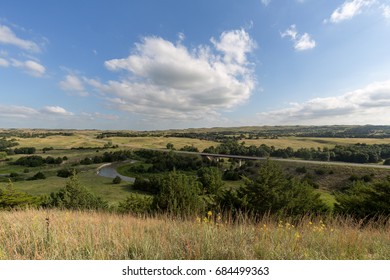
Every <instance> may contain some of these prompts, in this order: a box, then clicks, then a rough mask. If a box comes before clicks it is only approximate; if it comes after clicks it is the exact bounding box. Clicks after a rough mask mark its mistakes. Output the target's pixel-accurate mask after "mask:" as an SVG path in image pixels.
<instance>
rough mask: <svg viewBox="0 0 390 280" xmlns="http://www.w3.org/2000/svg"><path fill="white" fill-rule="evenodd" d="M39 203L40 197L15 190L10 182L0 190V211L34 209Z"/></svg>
mask: <svg viewBox="0 0 390 280" xmlns="http://www.w3.org/2000/svg"><path fill="white" fill-rule="evenodd" d="M40 203H41V198H40V197H36V196H32V195H30V194H27V193H24V192H20V191H17V190H15V189H14V188H13V185H12V182H11V181H10V182H9V184H8V185H7V187H6V188H0V209H14V208H17V209H19V208H27V207H31V206H34V207H35V206H38V205H39V204H40Z"/></svg>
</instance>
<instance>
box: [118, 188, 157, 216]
mask: <svg viewBox="0 0 390 280" xmlns="http://www.w3.org/2000/svg"><path fill="white" fill-rule="evenodd" d="M152 204H153V198H152V197H151V196H145V195H140V194H135V193H132V194H130V195H129V196H128V197H127V198H126V200H125V201H122V202H120V203H119V206H118V211H119V212H120V213H133V214H147V213H150V212H151V210H152Z"/></svg>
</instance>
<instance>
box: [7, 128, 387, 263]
mask: <svg viewBox="0 0 390 280" xmlns="http://www.w3.org/2000/svg"><path fill="white" fill-rule="evenodd" d="M294 131H295V130H294ZM244 132H245V131H244ZM244 132H243V131H239V132H236V131H235V129H232V130H231V134H228V133H226V132H224V133H223V134H222V135H221V134H220V132H217V133H218V134H213V133H215V132H210V133H211V134H210V135H208V133H207V132H205V131H203V130H202V131H200V132H199V134H193V132H191V134H190V135H189V134H187V133H188V131H182V132H178V131H164V132H161V131H157V132H147V133H146V132H123V131H120V132H116V131H113V132H112V131H111V132H109V133H107V132H102V131H96V130H81V131H77V130H70V131H57V130H55V131H48V130H39V131H38V130H11V131H10V130H3V131H0V134H1V135H2V136H3V139H2V145H3V147H4V148H3V151H2V152H1V153H2V157H1V161H0V174H1V176H0V186H1V188H0V208H2V209H3V211H1V212H0V221H2V223H3V224H4V223H5V224H7V223H8V224H10V231H8V230H7V231H2V232H0V235H1V234H3V235H4V234H5V235H4V236H2V237H5V236H8V237H10V238H11V239H12V240H14V239H15V238H17V236H24V237H23V240H24V241H23V242H24V243H23V244H22V245H20V246H21V247H18V248H16V249H15V248H14V247H13V246H14V245H12V244H13V243H12V244H11V243H9V242H5V243H4V242H3V243H1V244H0V259H121V258H143V259H159V258H167V259H172V258H179V259H214V258H226V259H237V258H248V259H249V258H250V259H257V258H258V259H261V258H268V259H328V258H331V259H386V258H388V257H389V255H388V254H389V251H390V248H389V247H388V242H389V240H388V238H387V237H388V231H389V229H388V225H389V222H388V216H386V215H388V214H387V213H388V212H386V211H388V210H387V208H386V207H387V204H388V201H387V195H388V194H387V193H388V190H387V189H388V185H389V178H390V169H383V168H377V167H378V166H379V167H382V166H384V165H383V164H384V163H385V158H381V155H386V153H387V151H386V147H387V146H386V145H388V144H389V138H383V137H379V138H374V137H359V138H344V137H343V138H340V137H313V136H310V137H309V136H307V137H304V136H293V135H273V136H272V137H269V136H266V137H258V136H255V135H257V134H258V133H259V132H253V128H251V130H248V131H247V132H245V135H244ZM254 133H255V134H254ZM256 133H257V134H256ZM294 133H296V131H295V132H294ZM102 135H103V137H102ZM363 136H364V135H363ZM381 145H382V146H381ZM253 147H257V148H261V149H263V150H264V151H269V152H271V153H273V154H278V153H281V152H289V153H290V156H289V158H288V159H285V160H284V161H278V162H276V161H273V160H272V159H273V157H272V156H271V157H270V160H265V159H263V160H258V161H252V160H236V159H228V158H223V157H222V158H221V159H220V160H218V161H217V160H215V159H214V160H213V159H210V158H207V157H201V156H199V155H197V154H196V153H193V154H188V155H186V154H179V153H176V151H191V152H194V151H200V152H201V151H203V150H208V149H214V150H213V151H215V152H221V153H226V151H230V152H232V153H233V154H234V151H237V152H238V153H241V154H246V153H248V152H250V151H252V150H253V151H255V150H254V149H253ZM335 147H338V148H337V149H335ZM348 147H351V150H348V149H349V148H348ZM352 148H353V149H352ZM153 149H158V150H153ZM218 149H219V150H218ZM226 149H227V150H226ZM251 149H252V150H251ZM302 149H305V151H309V152H310V153H312V155H315V154H316V153H324V152H328V151H330V152H332V153H335V152H338V151H341V152H344V151H352V155H353V153H354V151H356V153H365V152H366V151H368V152H370V153H372V152H376V151H380V154H378V156H377V157H376V162H375V163H368V164H365V165H359V164H354V165H352V164H349V163H343V162H342V161H338V162H337V165H336V164H333V163H332V162H329V161H326V160H325V161H323V162H322V161H321V162H320V163H319V162H317V163H315V164H314V163H313V162H311V160H310V159H308V160H302V159H300V160H297V158H296V157H295V156H296V151H301V150H302ZM359 149H363V150H359ZM349 153H351V152H349ZM336 156H337V154H335V155H333V157H334V158H336ZM368 158H371V157H367V159H368ZM336 159H337V158H336ZM106 163H114V164H113V165H112V166H113V168H115V169H116V171H117V172H118V173H119V174H121V175H124V176H128V177H133V178H136V180H135V183H130V182H126V181H124V180H120V179H119V180H117V181H116V182H115V181H114V180H113V178H106V177H102V176H99V175H98V168H99V167H101V166H102V165H103V164H106ZM64 174H66V175H64ZM265 181H266V182H267V184H268V185H267V184H266V185H264V183H263V182H265ZM269 186H274V187H273V191H272V192H268V189H267V188H269ZM75 193H78V195H79V196H80V197H73V195H74V194H75ZM263 193H269V194H268V195H269V197H268V198H266V199H265V200H263V202H261V203H259V202H258V201H260V200H261V199H264V197H263ZM360 194H362V197H361V198H359V200H354V197H356V196H359V195H360ZM378 195H379V196H380V201H376V202H378V204H375V203H376V202H375V199H377V197H378ZM65 196H68V198H67V199H64V197H65ZM81 196H82V197H81ZM73 199H76V200H75V201H76V202H75V201H73ZM382 200H383V201H382ZM72 201H73V202H72ZM272 201H274V202H273V203H275V204H269V202H272ZM302 201H304V202H302ZM373 202H374V204H373ZM75 203H76V204H75ZM77 203H82V204H77ZM359 203H360V204H359ZM81 205H84V206H81ZM267 205H268V206H267ZM373 207H374V209H375V207H379V208H377V209H380V210H377V211H378V212H372V209H373ZM42 208H43V209H44V210H39V209H42ZM356 209H359V211H357V210H356ZM4 210H11V212H8V211H4ZM15 211H16V212H15ZM118 214H120V215H118ZM381 214H385V216H382V215H381ZM12 216H13V217H15V219H16V220H15V221H17V222H15V223H14V224H12V222H11V220H12V218H11V217H12ZM140 217H143V218H142V219H140ZM368 217H372V218H375V217H376V218H375V219H377V220H376V221H371V220H367V218H368ZM378 218H379V220H378ZM47 219H48V220H50V225H49V223H48V224H45V222H44V221H45V220H47ZM172 219H173V220H175V221H173V220H172ZM102 220H109V221H111V222H110V223H111V224H110V225H111V226H110V227H111V228H115V229H116V230H115V231H111V229H109V228H106V227H105V226H104V225H103V224H102V223H101V221H102ZM378 221H380V222H379V223H380V224H381V225H378ZM129 223H131V224H133V226H132V227H131V228H128V226H127V225H128V224H129ZM11 224H12V225H11ZM82 224H83V225H85V224H86V225H88V227H90V228H91V230H92V229H95V231H94V234H89V233H86V235H84V233H82V230H81V229H80V228H79V227H81V225H82ZM32 228H33V229H34V230H32ZM70 228H72V233H71V235H70V236H69V238H70V239H72V240H74V242H73V243H74V244H73V243H72V242H71V243H72V244H73V245H72V244H71V245H70V246H69V247H67V248H66V249H65V248H64V244H65V243H64V240H65V239H64V238H65V237H64V232H66V231H68V230H69V229H70ZM157 228H159V229H161V228H162V229H163V235H164V234H167V235H174V236H181V237H180V238H179V239H180V240H179V239H175V238H172V239H169V240H168V239H161V238H162V237H161V236H162V235H161V234H157V231H156V229H157ZM188 228H191V233H190V232H188ZM143 229H144V230H145V231H146V232H148V234H146V235H143V238H142V239H137V240H133V239H131V238H130V236H134V235H137V236H138V235H139V234H140V231H142V230H143ZM119 231H120V232H121V233H120V234H119ZM28 232H31V234H28ZM243 232H246V234H243ZM192 233H193V234H192ZM247 233H250V234H249V235H248V234H247ZM156 234H157V235H156ZM197 236H198V237H199V236H200V239H199V238H198V237H197ZM375 238H378V240H379V241H378V242H379V243H377V242H374V239H375ZM11 239H9V240H11ZM7 240H8V239H7ZM76 240H77V242H76ZM97 240H106V241H107V242H111V243H110V244H111V245H110V248H111V249H110V250H108V249H107V244H108V243H107V244H106V243H104V242H103V243H99V242H97ZM153 240H159V241H161V242H160V245H161V246H162V247H161V248H159V249H158V250H151V249H148V248H151V247H154V246H155V245H156V244H154V243H153ZM220 240H231V241H229V242H227V241H226V244H227V247H226V250H224V251H223V252H222V251H221V250H220V249H219V248H217V244H219V243H220ZM68 241H69V240H68ZM79 242H81V243H79ZM183 242H184V243H183ZM223 242H225V241H223ZM33 244H35V245H33ZM68 244H70V243H68ZM80 244H82V245H80ZM126 244H127V245H126ZM180 244H181V245H180ZM183 244H184V245H183ZM238 244H241V245H242V244H244V246H243V247H242V246H241V245H238ZM314 244H316V246H317V247H316V246H315V249H312V248H313V246H314ZM72 246H73V247H72ZM129 246H130V247H129ZM177 246H179V247H180V248H182V249H180V250H179V249H178V247H177ZM183 246H184V247H183ZM237 247H240V248H241V249H240V250H235V249H234V248H237ZM156 248H157V247H156ZM278 248H279V249H278ZM280 248H291V250H290V251H286V250H280ZM335 248H338V249H337V250H336V249H335ZM343 248H344V249H345V248H350V250H349V249H348V250H349V251H348V252H345V250H346V249H345V250H344V249H343ZM269 252H274V253H272V254H270V253H269Z"/></svg>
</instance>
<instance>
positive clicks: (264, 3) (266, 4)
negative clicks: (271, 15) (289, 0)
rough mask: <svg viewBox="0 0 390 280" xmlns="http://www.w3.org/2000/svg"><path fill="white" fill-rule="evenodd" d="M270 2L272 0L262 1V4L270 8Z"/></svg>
mask: <svg viewBox="0 0 390 280" xmlns="http://www.w3.org/2000/svg"><path fill="white" fill-rule="evenodd" d="M270 2H271V0H261V4H263V5H264V6H268V5H269V3H270Z"/></svg>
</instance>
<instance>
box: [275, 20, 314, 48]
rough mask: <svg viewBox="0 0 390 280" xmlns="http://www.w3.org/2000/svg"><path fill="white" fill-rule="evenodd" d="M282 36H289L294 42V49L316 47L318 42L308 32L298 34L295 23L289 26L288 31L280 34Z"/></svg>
mask: <svg viewBox="0 0 390 280" xmlns="http://www.w3.org/2000/svg"><path fill="white" fill-rule="evenodd" d="M280 35H281V36H282V38H284V37H289V38H290V39H291V41H293V43H294V49H295V50H297V51H305V50H310V49H313V48H315V46H316V42H315V41H314V40H313V39H312V38H311V37H310V35H309V34H308V33H303V34H302V35H300V34H298V31H297V28H296V26H295V24H293V25H291V26H290V27H289V28H287V30H286V31H284V32H283V33H281V34H280Z"/></svg>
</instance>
